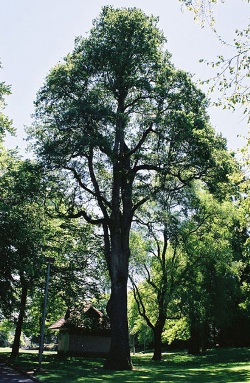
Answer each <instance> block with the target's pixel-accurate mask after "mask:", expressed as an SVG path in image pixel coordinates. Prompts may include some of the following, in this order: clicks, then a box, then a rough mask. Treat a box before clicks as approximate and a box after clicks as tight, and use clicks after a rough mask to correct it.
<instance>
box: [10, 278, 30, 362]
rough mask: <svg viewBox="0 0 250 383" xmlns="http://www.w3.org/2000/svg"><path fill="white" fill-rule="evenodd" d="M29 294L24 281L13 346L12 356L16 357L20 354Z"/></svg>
mask: <svg viewBox="0 0 250 383" xmlns="http://www.w3.org/2000/svg"><path fill="white" fill-rule="evenodd" d="M27 295H28V286H27V284H26V283H23V284H22V294H21V302H20V310H19V315H18V320H17V325H16V330H15V337H14V342H13V346H12V352H11V358H16V357H17V356H18V353H19V348H20V339H21V333H22V326H23V320H24V315H25V308H26V301H27Z"/></svg>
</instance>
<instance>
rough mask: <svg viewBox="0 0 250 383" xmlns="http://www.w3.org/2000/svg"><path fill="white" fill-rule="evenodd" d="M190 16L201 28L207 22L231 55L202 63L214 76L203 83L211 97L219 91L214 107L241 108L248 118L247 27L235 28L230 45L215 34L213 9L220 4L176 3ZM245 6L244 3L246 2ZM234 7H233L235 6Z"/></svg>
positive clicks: (211, 0) (207, 0) (218, 0)
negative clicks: (208, 89) (183, 6)
mask: <svg viewBox="0 0 250 383" xmlns="http://www.w3.org/2000/svg"><path fill="white" fill-rule="evenodd" d="M180 1H181V2H182V3H184V4H185V6H186V7H187V8H188V9H189V10H190V11H192V12H194V15H195V20H196V21H198V22H199V23H201V25H202V26H204V25H205V24H206V23H207V22H208V24H209V25H210V26H211V28H212V30H213V31H214V32H215V34H216V36H217V38H218V40H219V41H220V42H221V44H222V46H224V47H229V48H230V49H231V50H232V53H231V54H230V56H229V57H225V56H223V55H221V54H220V55H218V56H217V60H214V61H213V62H207V61H206V60H203V59H202V60H200V61H201V62H203V61H205V62H206V63H207V65H209V66H210V67H212V68H215V70H217V73H216V75H215V76H214V77H213V78H211V79H209V80H207V81H204V82H203V83H207V84H209V85H210V91H211V92H212V93H213V92H214V91H215V90H219V92H220V94H221V96H220V97H219V99H218V101H217V102H215V105H216V106H223V108H224V109H226V108H229V109H232V110H235V109H236V108H237V107H242V108H243V112H244V113H245V114H246V115H247V116H249V31H250V29H249V28H250V26H249V25H246V26H245V28H243V29H241V30H239V28H237V27H235V38H234V39H233V42H229V41H225V40H224V39H223V37H221V36H220V35H219V34H218V33H217V28H216V17H215V16H214V5H215V4H217V3H223V2H224V1H223V0H180ZM246 1H247V2H249V1H248V0H246ZM235 5H236V6H237V4H236V2H235Z"/></svg>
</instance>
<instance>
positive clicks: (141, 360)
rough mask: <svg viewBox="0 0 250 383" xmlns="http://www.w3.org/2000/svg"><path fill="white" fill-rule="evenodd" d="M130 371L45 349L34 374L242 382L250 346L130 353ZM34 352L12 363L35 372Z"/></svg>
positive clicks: (249, 370)
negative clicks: (158, 356)
mask: <svg viewBox="0 0 250 383" xmlns="http://www.w3.org/2000/svg"><path fill="white" fill-rule="evenodd" d="M9 355H10V349H7V348H0V359H1V360H5V361H7V362H8V361H9ZM132 358H133V364H134V370H133V371H119V372H118V371H116V372H111V371H105V370H103V368H102V365H103V360H102V359H86V358H76V357H67V358H61V357H58V356H57V354H56V353H53V352H45V353H44V355H43V363H42V371H41V372H39V373H36V374H35V376H36V377H37V378H38V379H39V380H40V381H41V382H46V383H97V382H115V383H119V382H124V383H125V382H126V383H133V382H136V383H142V382H145V383H147V382H148V383H152V382H157V383H161V382H167V383H212V382H213V383H243V382H250V348H238V349H236V348H229V349H226V348H225V349H220V348H217V349H213V350H208V352H207V353H206V355H202V356H192V355H188V354H187V353H186V352H183V351H182V352H167V353H165V354H164V356H163V360H162V361H161V362H153V361H152V360H151V358H152V354H151V353H145V354H144V353H137V354H135V355H133V356H132ZM37 359H38V355H37V352H31V351H28V350H27V351H23V350H22V351H21V352H20V356H19V357H18V359H17V360H16V361H15V366H16V367H18V368H20V369H22V370H24V371H27V372H29V373H32V372H33V373H34V371H35V369H36V367H37Z"/></svg>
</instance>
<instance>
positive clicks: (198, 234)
mask: <svg viewBox="0 0 250 383" xmlns="http://www.w3.org/2000/svg"><path fill="white" fill-rule="evenodd" d="M167 197H168V198H166V195H164V197H163V199H162V200H161V201H159V200H158V202H157V203H155V204H154V205H153V206H151V207H150V206H149V205H148V206H147V208H146V211H145V212H144V214H142V215H141V216H140V218H138V220H137V222H138V224H140V225H143V226H144V230H143V231H144V232H143V231H141V233H142V235H143V238H144V241H145V243H146V244H145V246H144V252H143V253H142V252H141V254H140V255H139V258H138V257H136V258H137V259H134V262H135V267H134V270H132V274H131V281H132V286H133V292H134V298H135V301H136V302H137V306H138V312H139V314H140V315H141V316H142V317H143V318H144V320H145V322H146V324H147V325H148V326H149V327H150V328H151V330H152V331H153V334H154V356H153V359H155V360H160V359H161V343H162V337H163V333H164V331H165V329H166V321H168V320H169V319H174V318H175V319H178V318H179V319H180V318H187V320H188V323H189V327H190V345H189V350H190V352H191V353H199V352H200V350H203V351H204V349H205V348H206V344H207V341H208V338H209V333H210V331H211V328H215V327H216V328H217V329H218V328H219V324H220V325H221V323H222V322H223V319H224V321H225V318H226V317H227V318H229V316H228V311H227V309H228V310H229V308H230V310H231V308H232V307H230V304H231V306H232V305H234V301H233V294H232V292H233V291H234V289H236V283H235V281H234V280H235V276H237V273H238V274H239V269H237V267H236V266H234V258H233V249H232V243H231V239H232V235H231V232H233V231H234V227H233V224H234V221H233V216H234V215H233V212H234V206H233V205H232V203H231V202H226V201H224V202H221V201H220V202H218V201H216V200H215V199H214V198H213V197H212V195H211V194H209V193H208V192H207V191H206V190H205V189H204V186H203V187H201V185H200V184H199V183H197V182H196V183H195V184H194V185H193V189H191V188H188V189H187V190H182V191H181V192H180V193H179V195H178V194H177V193H176V192H175V194H174V195H173V196H171V195H168V196H167ZM171 197H172V198H171ZM177 197H179V198H177ZM149 241H150V242H149ZM132 255H133V252H132ZM134 258H135V256H134ZM136 274H137V275H136ZM136 278H137V279H138V280H139V283H136ZM142 278H144V279H143V282H142ZM233 286H235V288H234V287H233ZM226 292H227V293H228V296H229V297H230V299H226V297H227V294H226ZM229 292H230V294H229ZM226 301H227V302H228V305H227V306H226ZM230 302H231V303H230ZM226 307H227V309H226ZM230 310H229V311H230ZM183 323H184V322H183ZM186 323H187V322H185V323H184V324H185V325H186Z"/></svg>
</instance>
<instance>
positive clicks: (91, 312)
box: [49, 304, 110, 330]
mask: <svg viewBox="0 0 250 383" xmlns="http://www.w3.org/2000/svg"><path fill="white" fill-rule="evenodd" d="M75 311H76V310H74V309H73V310H71V311H69V310H68V311H67V313H66V315H65V316H64V317H63V318H60V319H59V320H58V321H56V322H55V323H53V324H52V325H50V326H49V329H50V330H60V329H63V328H64V329H65V328H67V327H72V325H73V326H74V327H75V328H82V329H84V328H85V325H84V322H83V321H82V322H81V323H79V320H78V321H77V322H78V324H76V323H75V321H74V320H72V318H73V319H74V316H75ZM82 313H83V314H85V316H86V317H88V318H95V320H97V321H98V327H99V328H100V329H101V328H102V329H105V328H106V329H108V328H110V326H109V322H107V320H106V318H105V316H104V314H103V313H102V312H101V311H100V310H98V309H97V308H96V307H94V306H92V305H91V304H86V305H84V306H83V308H82Z"/></svg>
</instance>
